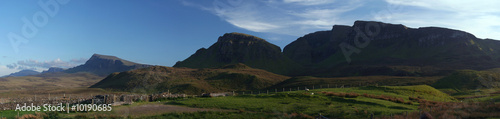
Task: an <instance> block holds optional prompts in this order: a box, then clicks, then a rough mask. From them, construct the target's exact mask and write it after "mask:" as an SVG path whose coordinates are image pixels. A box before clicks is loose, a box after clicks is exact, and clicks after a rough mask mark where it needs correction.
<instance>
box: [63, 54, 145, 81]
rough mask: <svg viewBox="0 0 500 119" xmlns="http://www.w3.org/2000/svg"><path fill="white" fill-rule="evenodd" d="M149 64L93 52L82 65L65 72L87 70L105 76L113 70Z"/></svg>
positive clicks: (131, 68) (135, 67) (124, 69)
mask: <svg viewBox="0 0 500 119" xmlns="http://www.w3.org/2000/svg"><path fill="white" fill-rule="evenodd" d="M149 66H150V65H145V64H138V63H134V62H130V61H127V60H123V59H120V58H118V57H115V56H107V55H100V54H94V55H92V57H91V58H90V59H89V60H88V61H87V62H86V63H85V64H83V65H80V66H77V67H73V68H70V69H67V70H65V71H64V72H66V73H76V72H88V73H93V74H97V75H100V76H106V75H109V74H111V73H113V72H123V71H129V70H133V69H139V68H144V67H149Z"/></svg>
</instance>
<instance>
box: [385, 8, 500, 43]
mask: <svg viewBox="0 0 500 119" xmlns="http://www.w3.org/2000/svg"><path fill="white" fill-rule="evenodd" d="M386 2H387V3H389V4H393V5H399V6H404V7H408V6H410V7H415V8H416V9H409V10H406V11H405V12H401V13H393V14H391V18H392V20H393V21H395V22H398V23H402V24H405V25H407V26H412V27H421V26H438V27H448V28H453V29H458V30H463V31H466V32H470V33H472V34H474V35H475V36H477V37H479V38H493V39H497V40H500V36H499V34H500V31H499V30H498V29H497V28H498V27H500V22H498V21H500V16H499V15H500V7H498V5H499V4H500V1H498V0H476V1H457V0H420V1H408V0H386Z"/></svg>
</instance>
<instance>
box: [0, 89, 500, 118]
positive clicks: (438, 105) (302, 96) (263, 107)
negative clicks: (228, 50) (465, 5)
mask: <svg viewBox="0 0 500 119" xmlns="http://www.w3.org/2000/svg"><path fill="white" fill-rule="evenodd" d="M444 91H445V92H446V90H444ZM495 91H496V90H495V89H490V90H486V89H485V90H483V91H482V92H483V93H484V94H490V95H489V97H480V98H475V100H474V101H475V102H473V103H466V102H463V103H462V102H460V101H464V100H458V99H456V98H455V97H453V96H450V95H449V94H446V93H443V92H442V91H440V90H437V89H435V88H433V87H430V86H428V85H416V86H367V87H351V88H325V89H316V90H310V91H304V90H302V91H286V92H278V93H270V94H258V95H255V94H254V95H248V94H247V95H237V96H227V97H211V98H210V97H195V98H183V99H182V98H181V99H173V100H172V99H171V100H161V101H157V102H139V103H134V104H132V105H124V106H117V107H113V111H111V112H90V113H70V114H66V113H59V115H57V116H59V117H60V118H96V117H97V118H193V119H196V118H213V119H216V118H249V119H250V118H252V119H253V118H313V117H316V116H318V115H319V114H321V115H323V116H325V117H328V118H347V119H358V118H369V117H370V116H371V114H373V115H374V116H375V117H376V118H390V117H394V118H405V116H406V115H408V117H410V118H417V117H418V116H419V114H418V112H419V111H420V110H422V111H430V113H431V114H432V115H433V116H435V117H437V118H454V117H464V118H466V117H468V118H491V117H500V115H499V114H496V113H495V112H498V111H500V104H494V105H491V104H490V103H478V102H481V101H483V102H487V101H488V100H489V99H490V98H493V99H498V98H499V96H497V95H491V94H494V92H495ZM455 94H456V95H455V96H458V97H460V96H467V95H470V94H475V93H473V92H462V93H461V95H459V94H458V92H455ZM430 106H431V107H435V108H433V109H431V108H428V107H430ZM27 113H30V114H33V112H27ZM0 114H2V115H4V117H8V118H11V117H12V118H13V117H15V116H16V115H17V112H13V111H2V112H0ZM20 115H22V114H20ZM46 115H48V114H46ZM52 115H54V114H52ZM46 117H47V116H46Z"/></svg>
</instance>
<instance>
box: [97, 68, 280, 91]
mask: <svg viewBox="0 0 500 119" xmlns="http://www.w3.org/2000/svg"><path fill="white" fill-rule="evenodd" d="M288 78H289V77H287V76H282V75H277V74H273V73H270V72H267V71H265V70H260V69H253V68H250V67H248V66H246V65H243V64H235V65H227V66H223V67H221V68H217V69H215V68H203V69H190V68H173V67H163V66H152V67H148V68H142V69H137V70H132V71H126V72H121V73H113V74H111V75H109V76H108V77H106V78H105V79H103V80H102V81H100V82H98V83H96V84H95V85H93V86H91V88H110V89H116V90H123V91H131V92H167V91H170V92H172V93H187V94H201V93H208V92H223V91H246V90H258V89H264V88H266V87H269V86H272V85H275V84H277V83H280V82H282V81H284V80H286V79H288ZM168 89H170V90H168Z"/></svg>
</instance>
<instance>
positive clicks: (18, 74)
mask: <svg viewBox="0 0 500 119" xmlns="http://www.w3.org/2000/svg"><path fill="white" fill-rule="evenodd" d="M37 74H40V72H37V71H33V70H21V71H19V72H15V73H11V74H9V75H6V76H3V77H18V76H30V75H37Z"/></svg>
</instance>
